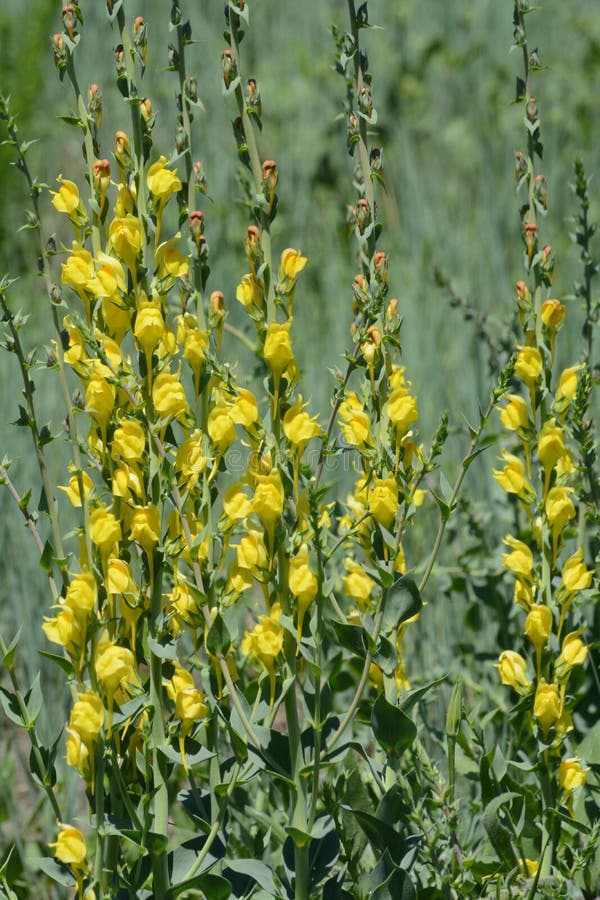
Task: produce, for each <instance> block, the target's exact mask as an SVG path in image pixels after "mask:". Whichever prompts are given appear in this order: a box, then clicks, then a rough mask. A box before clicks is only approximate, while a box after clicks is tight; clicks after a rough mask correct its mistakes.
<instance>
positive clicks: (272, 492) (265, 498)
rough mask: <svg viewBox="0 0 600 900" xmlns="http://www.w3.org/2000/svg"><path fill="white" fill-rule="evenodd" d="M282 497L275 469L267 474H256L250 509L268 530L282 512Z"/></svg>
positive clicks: (278, 475) (279, 477)
mask: <svg viewBox="0 0 600 900" xmlns="http://www.w3.org/2000/svg"><path fill="white" fill-rule="evenodd" d="M284 497H285V495H284V491H283V484H282V481H281V475H280V474H279V472H278V470H277V469H273V470H272V471H271V472H269V474H268V475H258V476H257V478H256V486H255V488H254V497H253V498H252V511H253V512H255V513H256V514H257V516H258V517H259V519H260V520H261V521H262V523H263V524H264V526H265V527H266V528H267V529H269V530H270V529H272V528H273V526H274V525H275V522H276V521H277V519H278V518H279V516H280V515H281V513H282V512H283V501H284Z"/></svg>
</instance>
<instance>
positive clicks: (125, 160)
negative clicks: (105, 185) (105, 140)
mask: <svg viewBox="0 0 600 900" xmlns="http://www.w3.org/2000/svg"><path fill="white" fill-rule="evenodd" d="M115 157H116V159H117V162H118V163H119V164H120V165H121V166H123V167H125V168H126V167H127V166H128V165H129V161H130V159H131V144H130V143H129V138H128V137H127V135H126V134H125V132H124V131H117V133H116V134H115Z"/></svg>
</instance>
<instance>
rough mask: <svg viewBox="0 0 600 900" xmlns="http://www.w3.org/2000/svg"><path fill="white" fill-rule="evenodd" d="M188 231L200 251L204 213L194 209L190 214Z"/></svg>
mask: <svg viewBox="0 0 600 900" xmlns="http://www.w3.org/2000/svg"><path fill="white" fill-rule="evenodd" d="M190 231H191V233H192V237H193V239H194V243H195V245H196V250H200V242H201V239H202V236H203V234H204V213H203V212H202V210H200V209H194V210H192V212H191V213H190Z"/></svg>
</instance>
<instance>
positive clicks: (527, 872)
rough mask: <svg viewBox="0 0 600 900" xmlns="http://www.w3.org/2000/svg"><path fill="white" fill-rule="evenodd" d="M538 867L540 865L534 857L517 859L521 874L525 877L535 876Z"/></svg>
mask: <svg viewBox="0 0 600 900" xmlns="http://www.w3.org/2000/svg"><path fill="white" fill-rule="evenodd" d="M539 867H540V864H539V862H538V861H537V860H536V859H527V858H524V859H521V860H519V868H520V869H521V875H523V876H524V877H525V878H535V876H536V875H537V872H538V869H539Z"/></svg>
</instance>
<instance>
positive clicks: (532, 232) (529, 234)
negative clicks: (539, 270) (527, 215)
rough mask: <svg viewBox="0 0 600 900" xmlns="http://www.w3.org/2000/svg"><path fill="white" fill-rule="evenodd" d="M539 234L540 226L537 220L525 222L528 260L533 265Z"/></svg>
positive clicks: (524, 229)
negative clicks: (536, 222)
mask: <svg viewBox="0 0 600 900" xmlns="http://www.w3.org/2000/svg"><path fill="white" fill-rule="evenodd" d="M537 234H538V227H537V225H536V224H535V222H525V224H524V226H523V239H524V241H525V247H526V249H527V262H528V263H529V265H531V260H532V259H533V257H534V255H535V252H536V250H537Z"/></svg>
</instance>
